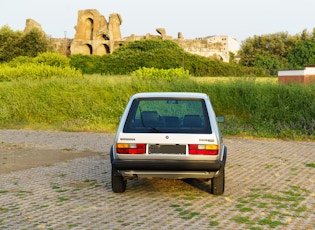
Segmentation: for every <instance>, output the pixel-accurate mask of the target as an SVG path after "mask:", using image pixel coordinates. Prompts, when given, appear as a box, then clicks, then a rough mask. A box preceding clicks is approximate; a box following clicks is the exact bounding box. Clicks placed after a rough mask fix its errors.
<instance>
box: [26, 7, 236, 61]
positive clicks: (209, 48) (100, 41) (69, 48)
mask: <svg viewBox="0 0 315 230" xmlns="http://www.w3.org/2000/svg"><path fill="white" fill-rule="evenodd" d="M121 24H122V18H121V16H120V15H119V14H118V13H112V14H110V15H109V20H108V21H107V20H106V18H105V17H104V16H103V15H101V14H100V13H99V12H98V11H97V10H96V9H87V10H79V11H78V19H77V25H76V26H75V30H76V33H75V36H74V38H73V39H68V38H66V36H65V38H64V39H62V38H54V39H53V42H54V45H55V47H56V50H58V51H59V52H61V53H62V54H66V55H67V56H69V55H71V54H84V55H105V54H110V53H113V52H114V50H115V49H117V48H118V47H120V46H122V45H124V44H125V43H127V42H130V41H136V40H140V39H150V38H160V39H169V40H172V41H174V42H176V43H177V44H178V45H179V46H181V47H182V48H183V49H184V50H185V51H186V52H189V53H193V54H198V55H201V56H205V57H213V58H217V59H220V60H222V61H224V62H229V58H230V52H232V53H234V54H236V53H237V51H238V49H239V44H238V42H237V40H236V39H233V38H230V37H228V36H209V37H204V38H196V39H184V36H183V34H182V33H181V32H179V33H178V37H177V38H172V37H171V36H168V35H167V34H166V30H165V29H164V28H157V29H156V32H157V35H152V34H149V33H147V34H145V35H140V36H139V35H134V34H132V35H130V36H128V37H123V38H122V36H121V31H120V26H121ZM29 27H36V28H40V29H41V27H40V25H39V24H38V23H36V22H35V21H33V20H31V19H27V23H26V28H29ZM25 30H27V29H25Z"/></svg>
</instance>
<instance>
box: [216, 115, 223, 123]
mask: <svg viewBox="0 0 315 230" xmlns="http://www.w3.org/2000/svg"><path fill="white" fill-rule="evenodd" d="M224 120H225V119H224V116H219V117H217V122H219V123H223V122H224Z"/></svg>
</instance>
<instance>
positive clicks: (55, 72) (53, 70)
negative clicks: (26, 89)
mask: <svg viewBox="0 0 315 230" xmlns="http://www.w3.org/2000/svg"><path fill="white" fill-rule="evenodd" d="M53 76H57V77H59V78H62V77H65V78H69V77H80V76H82V73H81V72H80V71H78V70H76V69H74V68H71V67H64V68H61V67H56V66H49V65H43V64H41V65H40V64H34V63H26V64H21V65H18V66H16V67H11V66H9V65H4V64H3V65H1V68H0V82H1V81H11V80H17V79H47V78H50V77H53Z"/></svg>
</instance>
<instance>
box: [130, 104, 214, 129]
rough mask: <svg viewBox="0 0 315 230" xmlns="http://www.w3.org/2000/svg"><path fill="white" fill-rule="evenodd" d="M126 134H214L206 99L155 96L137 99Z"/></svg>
mask: <svg viewBox="0 0 315 230" xmlns="http://www.w3.org/2000/svg"><path fill="white" fill-rule="evenodd" d="M124 132H125V133H153V132H162V133H207V134H208V133H211V127H210V122H209V117H208V113H207V109H206V105H205V102H204V100H202V99H174V98H153V99H148V98H145V99H136V100H134V101H133V103H132V105H131V108H130V111H129V114H128V117H127V120H126V123H125V125H124Z"/></svg>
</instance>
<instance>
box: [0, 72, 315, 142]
mask: <svg viewBox="0 0 315 230" xmlns="http://www.w3.org/2000/svg"><path fill="white" fill-rule="evenodd" d="M150 91H181V92H203V93H206V94H208V95H209V96H210V98H211V101H212V104H213V106H214V108H215V111H216V113H217V115H224V116H225V117H226V122H225V123H223V124H221V126H222V127H221V128H222V132H223V134H224V135H238V136H255V137H272V138H274V137H275V138H291V139H315V138H314V136H315V135H314V134H315V133H314V130H315V100H314V96H315V86H314V85H313V86H305V85H278V84H275V83H268V82H265V83H264V82H256V81H254V80H249V79H247V80H241V79H239V80H231V81H216V82H209V83H207V82H198V81H195V80H194V79H179V80H176V79H174V80H172V81H169V80H165V79H164V80H163V79H162V80H159V79H142V78H131V77H127V76H110V77H109V76H100V75H89V76H86V75H85V76H84V77H82V78H57V77H55V78H50V79H41V80H30V79H20V80H18V81H11V82H2V83H1V82H0V128H29V129H53V130H67V131H101V132H114V131H115V129H116V128H117V125H118V122H119V116H121V114H122V112H123V110H124V108H125V106H126V104H127V102H128V100H129V97H130V96H131V95H132V94H134V93H138V92H150Z"/></svg>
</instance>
